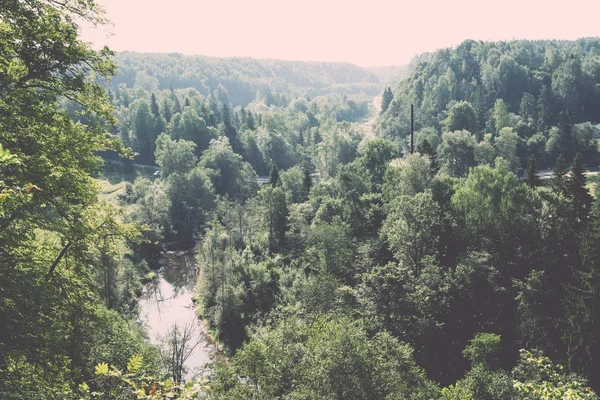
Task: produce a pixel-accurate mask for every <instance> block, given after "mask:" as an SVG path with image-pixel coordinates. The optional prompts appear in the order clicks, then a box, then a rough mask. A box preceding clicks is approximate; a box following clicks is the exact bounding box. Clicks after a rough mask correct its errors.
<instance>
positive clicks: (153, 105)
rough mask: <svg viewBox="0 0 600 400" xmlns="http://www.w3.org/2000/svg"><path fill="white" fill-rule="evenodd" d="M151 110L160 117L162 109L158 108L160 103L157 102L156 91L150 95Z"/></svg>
mask: <svg viewBox="0 0 600 400" xmlns="http://www.w3.org/2000/svg"><path fill="white" fill-rule="evenodd" d="M150 111H151V112H152V115H154V116H155V117H158V116H159V115H160V110H159V108H158V103H157V102H156V96H155V95H154V93H152V95H151V96H150Z"/></svg>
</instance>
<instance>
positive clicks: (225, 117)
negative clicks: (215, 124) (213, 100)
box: [221, 104, 231, 127]
mask: <svg viewBox="0 0 600 400" xmlns="http://www.w3.org/2000/svg"><path fill="white" fill-rule="evenodd" d="M221 121H223V123H224V124H225V126H226V127H229V126H231V114H229V108H228V107H227V104H223V107H221Z"/></svg>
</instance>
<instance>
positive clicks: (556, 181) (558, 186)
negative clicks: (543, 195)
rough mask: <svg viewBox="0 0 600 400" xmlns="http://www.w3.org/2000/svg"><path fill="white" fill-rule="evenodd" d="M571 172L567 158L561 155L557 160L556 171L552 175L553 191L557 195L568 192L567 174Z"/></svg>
mask: <svg viewBox="0 0 600 400" xmlns="http://www.w3.org/2000/svg"><path fill="white" fill-rule="evenodd" d="M568 171H569V165H568V164H567V160H565V157H564V156H563V155H562V154H560V155H559V156H558V158H557V159H556V164H555V165H554V171H553V173H552V182H551V185H552V189H553V190H554V192H556V193H562V194H566V193H567V191H566V189H567V184H566V182H567V178H566V175H567V172H568Z"/></svg>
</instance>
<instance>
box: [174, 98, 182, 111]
mask: <svg viewBox="0 0 600 400" xmlns="http://www.w3.org/2000/svg"><path fill="white" fill-rule="evenodd" d="M173 97H174V99H173V102H174V103H175V105H174V106H173V112H174V113H175V114H177V113H179V114H181V111H182V109H181V103H180V102H179V98H178V97H177V96H176V95H175V94H173Z"/></svg>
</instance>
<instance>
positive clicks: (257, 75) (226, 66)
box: [111, 52, 381, 105]
mask: <svg viewBox="0 0 600 400" xmlns="http://www.w3.org/2000/svg"><path fill="white" fill-rule="evenodd" d="M115 62H116V64H117V66H118V69H117V73H116V75H115V77H114V78H113V79H112V81H111V87H112V88H113V89H114V88H117V87H118V86H119V85H122V84H125V85H127V87H130V88H131V87H134V86H136V85H137V86H139V87H142V88H144V89H146V90H149V91H157V90H160V89H169V88H171V87H172V88H174V89H185V88H194V89H197V90H198V91H199V92H200V93H201V94H203V95H205V96H206V95H210V94H215V95H216V96H218V97H221V98H220V99H219V100H220V101H224V102H228V103H232V104H234V105H246V104H248V103H250V102H251V101H253V100H254V99H255V98H256V95H257V91H259V92H260V93H261V95H263V96H268V95H269V94H270V93H275V92H287V93H288V94H289V93H298V94H300V93H301V94H308V95H321V94H329V93H345V94H357V93H367V94H371V95H374V94H376V93H377V92H379V91H380V89H381V87H380V86H381V85H380V83H379V80H378V78H377V76H376V75H375V74H373V73H371V72H369V71H367V70H365V69H362V68H360V67H358V66H356V65H354V64H348V63H325V62H303V61H281V60H258V59H252V58H215V57H205V56H185V55H182V54H153V53H135V52H120V53H117V55H116V57H115Z"/></svg>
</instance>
